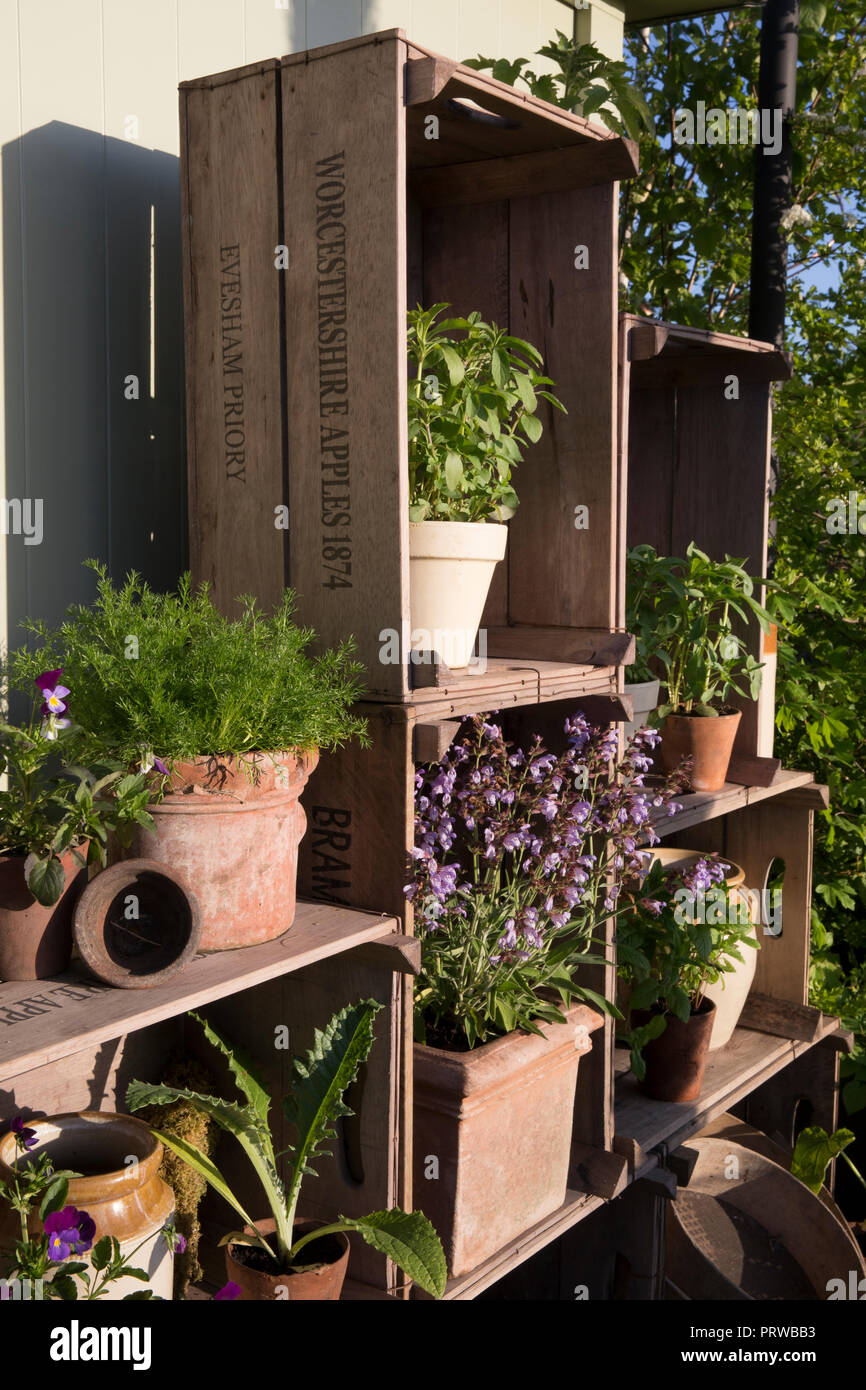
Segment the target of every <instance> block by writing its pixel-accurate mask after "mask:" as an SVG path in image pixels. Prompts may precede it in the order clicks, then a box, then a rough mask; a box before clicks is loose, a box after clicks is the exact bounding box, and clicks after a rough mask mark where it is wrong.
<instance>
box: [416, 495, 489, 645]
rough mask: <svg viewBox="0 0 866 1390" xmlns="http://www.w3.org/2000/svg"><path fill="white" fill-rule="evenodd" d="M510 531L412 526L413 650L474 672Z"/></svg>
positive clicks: (481, 524)
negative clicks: (493, 585) (475, 652)
mask: <svg viewBox="0 0 866 1390" xmlns="http://www.w3.org/2000/svg"><path fill="white" fill-rule="evenodd" d="M507 541H508V527H507V526H503V525H502V524H500V523H497V522H487V521H413V522H411V523H410V525H409V587H410V600H409V605H410V615H411V626H412V636H411V642H412V649H413V650H417V651H435V652H437V653H438V654H439V656H440V657H441V658H442V660H443V661H444V662H445V665H446V666H450V667H452V668H454V669H457V670H459V669H461V668H462V667H464V666H468V664H469V661H470V659H471V657H472V649H473V647H474V646H475V638H476V637H477V635H478V627H479V625H480V623H481V616H482V614H483V612H484V605H485V603H486V602H487V594H488V591H489V589H490V584H491V581H492V579H493V571H494V570H495V569H496V566H497V565H498V563H499V561H500V560H501V559H502V557H503V556H504V554H505V546H506V543H507Z"/></svg>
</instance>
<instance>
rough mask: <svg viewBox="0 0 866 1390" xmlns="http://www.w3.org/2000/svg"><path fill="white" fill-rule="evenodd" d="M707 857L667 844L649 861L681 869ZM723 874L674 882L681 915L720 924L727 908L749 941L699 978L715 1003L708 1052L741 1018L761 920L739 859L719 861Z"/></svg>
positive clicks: (670, 870)
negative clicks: (701, 883)
mask: <svg viewBox="0 0 866 1390" xmlns="http://www.w3.org/2000/svg"><path fill="white" fill-rule="evenodd" d="M705 858H706V855H705V854H703V853H702V852H701V851H700V850H694V849H675V848H674V846H673V845H666V846H665V847H664V848H663V849H656V850H653V851H651V854H650V862H653V861H657V862H658V863H660V864H661V865H662V868H663V869H664V870H665V872H666V873H668V874H671V873H676V874H680V875H682V873H683V871H684V870H687V871H688V870H694V869H695V868H696V866H697V864H698V861H699V860H703V859H705ZM722 868H723V869H724V878H723V879H722V881H721V882H720V883H718V884H714V885H713V886H712V887H710V888H708V889H701V888H698V889H693V888H689V887H688V886H687V885H686V884H684V883H683V882H682V879H681V878H680V879H679V880H678V885H677V886H676V887H675V893H674V906H675V907H678V908H681V909H682V911H683V914H684V918H685V917H686V916H687V917H688V920H689V921H695V922H705V923H707V924H709V925H710V926H719V925H720V924H721V923H723V922H727V920H728V918H729V917H730V916H731V914H732V913H735V914H736V921H737V923H738V924H740V925H742V926H748V943H747V945H748V946H750V947H751V948H752V949H751V950H749V949H746V950H744V951H740V950H739V947H738V948H737V954H736V955H733V954H732V955H730V956H726V957H725V958H724V959H723V960H720V961H719V962H718V968H719V976H718V979H716V980H710V981H708V982H706V983H705V984H704V987H703V992H704V997H705V998H706V999H710V1000H712V1002H713V1003H714V1004H715V1006H716V1016H715V1021H714V1023H713V1030H712V1033H711V1035H710V1049H709V1050H710V1052H716V1051H717V1050H718V1049H719V1048H720V1047H725V1046H726V1044H727V1043H729V1042H730V1040H731V1037H732V1035H733V1032H734V1029H735V1028H736V1026H737V1024H738V1023H739V1021H740V1014H741V1013H742V1012H743V1008H744V1007H745V1003H746V1000H747V998H748V997H749V990H750V989H751V987H752V981H753V980H754V978H755V970H756V969H757V965H758V950H759V942H758V938H757V934H756V928H757V925H758V924H759V923H760V920H761V902H760V897H759V895H758V894H757V893H756V892H755V891H754V890H753V889H750V888H746V887H745V886H744V885H745V882H746V873H745V870H744V869H742V868H741V867H740V865H739V864H733V863H731V862H730V861H729V862H728V863H727V864H723V865H722Z"/></svg>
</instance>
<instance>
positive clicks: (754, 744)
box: [619, 314, 792, 784]
mask: <svg viewBox="0 0 866 1390" xmlns="http://www.w3.org/2000/svg"><path fill="white" fill-rule="evenodd" d="M791 372H792V366H791V358H790V354H788V353H784V352H781V351H780V350H779V349H777V348H774V347H773V346H772V344H770V343H761V342H757V341H755V340H754V339H751V338H739V337H735V336H733V335H732V334H729V333H714V332H707V331H704V330H702V329H698V328H682V327H679V326H677V325H675V324H670V323H659V322H656V321H651V320H648V319H642V318H640V317H638V316H636V315H634V314H623V315H621V318H620V349H619V374H620V384H619V404H620V413H619V421H620V424H619V448H620V454H621V467H622V468H623V470H624V471H625V468H626V461H627V467H628V503H627V532H626V534H627V541H628V545H629V547H631V546H635V545H647V544H648V545H653V546H655V548H656V550H657V551H658V553H659V554H660V555H684V554H685V551H686V547H687V546H688V544H689V542H690V541H695V542H696V544H697V545H698V546H699V547H700V548H701V549H702V550H705V551H706V552H707V554H708V555H709V556H710V557H711V559H714V560H722V559H724V557H725V555H732V556H734V557H736V558H738V559H743V560H745V564H746V569H747V570H748V572H749V573H750V574H751V575H752V576H753V577H757V576H761V577H763V576H765V575H766V573H767V533H768V522H769V518H768V504H769V494H770V425H771V417H772V383H773V382H774V381H786V380H788V378H789V377H790V376H791ZM756 597H757V598H758V599H759V600H760V599H761V593H757V594H756ZM748 640H749V648H750V650H751V652H752V654H753V655H754V656H755V658H756V660H758V661H765V660H766V658H767V657H768V656H769V655H770V654H771V652H775V637H774V635H773V636H771V638H770V639H769V641H768V638H767V637H766V636H765V635H764V634H763V633H762V632H761V630H760V628H759V626H758V624H757V623H756V622H755V621H754V620H751V621H750V624H749V633H748ZM733 702H734V703H737V704H739V705H741V707H742V709H743V718H742V720H741V721H740V727H739V729H738V731H737V740H736V744H735V749H734V759H733V764H732V769H731V774H732V775H730V780H731V781H732V782H733V781H742V782H743V783H746V784H748V783H755V782H757V781H760V780H762V779H763V778H766V777H769V776H771V775H772V773H773V772H774V771H776V770H777V769H778V768H779V762H778V760H776V761H775V763H770V762H769V761H768V762H765V763H764V765H763V766H762V765H761V764H760V763H759V762H756V761H755V759H756V758H763V759H767V760H771V759H772V753H773V746H772V732H773V719H774V690H773V682H772V679H767V680H765V682H764V684H763V686H762V690H761V695H760V697H759V699H758V701H757V702H755V701H751V700H739V699H737V698H736V697H735V699H734V701H733Z"/></svg>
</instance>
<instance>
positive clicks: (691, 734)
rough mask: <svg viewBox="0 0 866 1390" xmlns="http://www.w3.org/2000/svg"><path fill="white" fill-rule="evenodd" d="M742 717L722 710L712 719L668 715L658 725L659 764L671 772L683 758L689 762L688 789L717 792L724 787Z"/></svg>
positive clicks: (709, 716) (699, 715)
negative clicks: (662, 722)
mask: <svg viewBox="0 0 866 1390" xmlns="http://www.w3.org/2000/svg"><path fill="white" fill-rule="evenodd" d="M741 718H742V714H741V712H740V710H733V709H731V707H730V706H727V705H726V706H725V708H724V709H723V710H722V712H721V713H720V714H718V715H716V716H715V717H714V716H712V715H701V714H669V715H668V717H667V719H666V720H665V721H664V724H663V725H662V744H661V753H662V763H663V764H664V769H665V772H673V770H674V768H675V767H677V765H678V764H679V763H680V762H682V760H683V758H691V759H692V770H691V773H690V774H689V786H690V787H691V789H692V791H695V792H717V791H720V790H721V788H722V787H723V786H724V785H725V778H726V777H727V775H728V764H729V763H730V761H731V753H732V752H733V749H734V739H735V738H736V736H737V729H738V728H739V725H740V720H741Z"/></svg>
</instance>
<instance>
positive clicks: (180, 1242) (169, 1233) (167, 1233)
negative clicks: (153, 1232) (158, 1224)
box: [162, 1222, 186, 1255]
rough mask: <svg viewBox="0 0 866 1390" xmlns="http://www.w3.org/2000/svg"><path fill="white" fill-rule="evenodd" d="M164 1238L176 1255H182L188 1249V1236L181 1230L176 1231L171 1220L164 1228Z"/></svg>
mask: <svg viewBox="0 0 866 1390" xmlns="http://www.w3.org/2000/svg"><path fill="white" fill-rule="evenodd" d="M162 1235H163V1239H164V1240H165V1243H166V1245H167V1246H168V1248H169V1250H171V1251H172V1252H173V1253H174V1254H175V1255H182V1254H183V1252H184V1251H185V1250H186V1236H182V1235H181V1234H180V1231H176V1230H175V1228H174V1226H173V1225H172V1224H171V1222H168V1224H167V1225H165V1226H163V1228H162Z"/></svg>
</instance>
